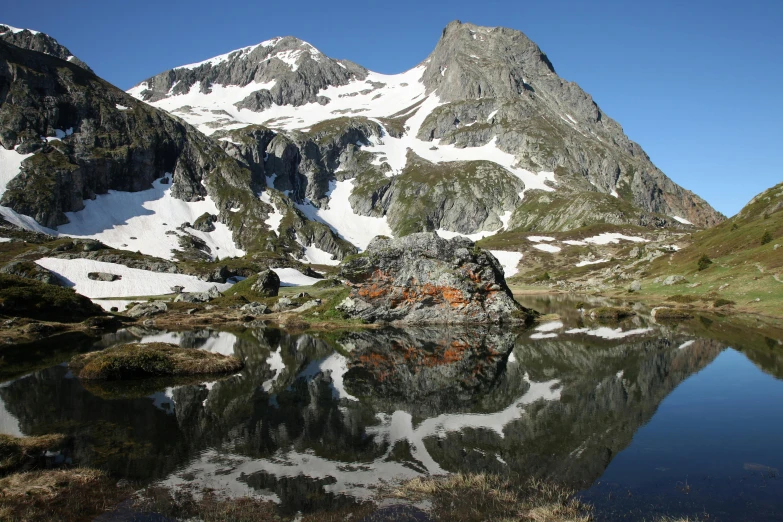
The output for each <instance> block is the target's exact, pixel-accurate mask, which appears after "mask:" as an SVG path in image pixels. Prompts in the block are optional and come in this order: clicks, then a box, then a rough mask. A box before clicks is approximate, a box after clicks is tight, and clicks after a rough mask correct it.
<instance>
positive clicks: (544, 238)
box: [527, 236, 555, 243]
mask: <svg viewBox="0 0 783 522" xmlns="http://www.w3.org/2000/svg"><path fill="white" fill-rule="evenodd" d="M527 240H528V241H532V242H533V243H541V242H542V241H547V242H548V241H554V240H555V238H553V237H549V236H527Z"/></svg>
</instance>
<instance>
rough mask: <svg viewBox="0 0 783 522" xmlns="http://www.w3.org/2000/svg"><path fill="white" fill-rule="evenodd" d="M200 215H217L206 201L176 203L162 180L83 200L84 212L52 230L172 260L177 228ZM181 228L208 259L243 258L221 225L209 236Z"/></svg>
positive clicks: (176, 240)
mask: <svg viewBox="0 0 783 522" xmlns="http://www.w3.org/2000/svg"><path fill="white" fill-rule="evenodd" d="M169 179H170V177H169ZM204 213H209V214H217V213H218V209H217V207H216V206H215V203H214V202H213V201H212V199H211V198H209V197H207V198H206V199H204V201H196V202H192V203H191V202H186V201H182V200H180V199H176V198H174V197H172V196H171V185H169V184H164V183H163V178H161V179H158V180H155V181H154V182H153V184H152V188H150V189H148V190H142V191H139V192H121V191H117V190H110V191H109V193H108V194H102V195H99V196H97V197H96V198H95V199H94V200H89V199H88V200H85V201H84V209H83V210H80V211H78V212H66V214H65V215H66V217H67V218H68V220H69V221H70V223H68V224H66V225H62V226H60V227H58V228H57V231H58V232H60V233H61V234H65V235H68V236H73V237H82V238H91V239H97V240H98V241H101V242H103V243H105V244H106V245H108V246H111V247H113V248H121V249H125V250H131V251H139V252H141V253H143V254H147V255H150V256H155V257H160V258H163V259H172V258H173V257H174V255H173V254H172V252H171V251H172V249H179V240H178V238H179V236H180V235H181V232H179V231H178V230H176V229H177V227H179V226H180V225H182V223H185V222H188V223H191V224H192V223H193V222H194V221H195V220H196V219H197V218H198V217H199V216H201V215H202V214H204ZM186 230H187V232H188V233H190V234H192V235H194V236H196V237H198V238H200V239H202V240H204V242H206V244H207V245H208V246H209V248H210V249H211V250H212V257H213V258H214V257H215V256H217V257H220V258H221V259H223V258H226V257H241V256H243V255H245V252H244V251H243V250H241V249H240V248H239V247H237V246H236V244H235V243H234V240H233V237H232V235H231V231H230V230H229V228H228V226H226V225H225V224H223V223H215V230H214V231H213V232H201V231H199V230H194V229H192V228H188V229H186ZM167 232H169V233H168V234H167Z"/></svg>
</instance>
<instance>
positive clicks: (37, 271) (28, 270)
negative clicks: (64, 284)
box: [0, 260, 61, 285]
mask: <svg viewBox="0 0 783 522" xmlns="http://www.w3.org/2000/svg"><path fill="white" fill-rule="evenodd" d="M0 272H1V273H3V274H8V275H14V276H17V277H24V278H27V279H35V280H36V281H41V282H42V283H47V284H50V285H61V281H60V279H59V278H58V277H57V276H56V275H55V274H54V273H53V272H51V271H49V270H47V269H46V268H44V267H42V266H41V265H39V264H37V263H33V262H32V261H23V260H20V261H11V262H10V263H8V264H7V265H5V266H4V267H3V268H0Z"/></svg>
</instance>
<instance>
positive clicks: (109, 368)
mask: <svg viewBox="0 0 783 522" xmlns="http://www.w3.org/2000/svg"><path fill="white" fill-rule="evenodd" d="M69 366H70V368H71V371H72V372H73V373H74V374H75V375H77V376H78V377H79V378H80V379H103V380H118V381H119V380H128V379H141V378H145V377H165V376H183V375H203V374H216V373H227V372H235V371H237V370H240V369H242V367H243V366H244V364H243V363H242V362H241V361H240V360H239V359H237V358H236V357H233V356H227V355H221V354H218V353H212V352H207V351H204V350H197V349H193V348H180V347H178V346H176V345H173V344H167V343H149V344H142V343H130V344H122V345H119V346H114V347H112V348H107V349H106V350H103V351H99V352H91V353H86V354H82V355H78V356H76V357H74V359H73V360H71V362H70V365H69Z"/></svg>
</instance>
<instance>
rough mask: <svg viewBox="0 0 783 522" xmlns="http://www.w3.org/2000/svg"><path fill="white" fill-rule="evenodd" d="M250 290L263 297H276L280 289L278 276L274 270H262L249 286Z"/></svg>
mask: <svg viewBox="0 0 783 522" xmlns="http://www.w3.org/2000/svg"><path fill="white" fill-rule="evenodd" d="M250 290H251V291H253V292H255V293H256V294H259V295H263V296H265V297H277V294H278V292H279V291H280V277H278V275H277V274H276V273H275V272H274V270H269V269H267V270H263V271H261V272H259V273H258V279H256V281H255V283H253V286H251V287H250Z"/></svg>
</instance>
